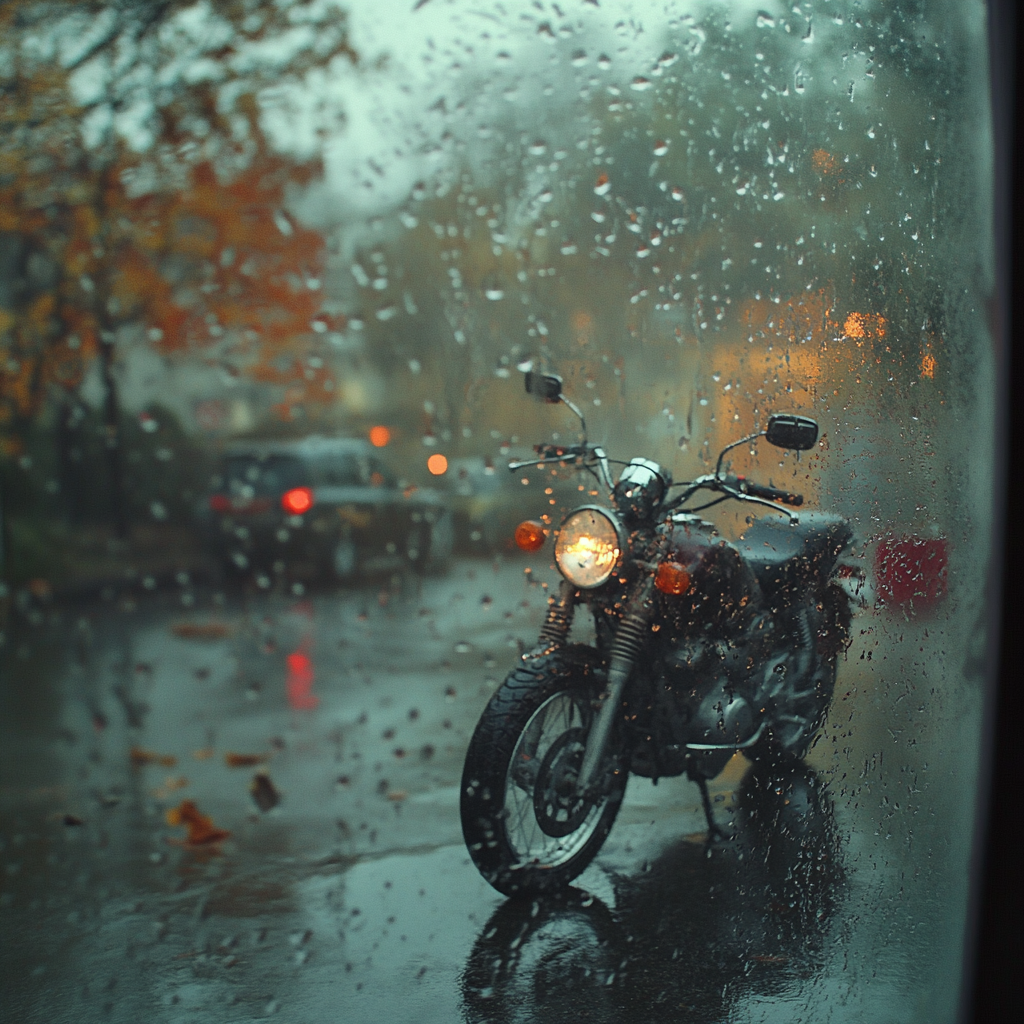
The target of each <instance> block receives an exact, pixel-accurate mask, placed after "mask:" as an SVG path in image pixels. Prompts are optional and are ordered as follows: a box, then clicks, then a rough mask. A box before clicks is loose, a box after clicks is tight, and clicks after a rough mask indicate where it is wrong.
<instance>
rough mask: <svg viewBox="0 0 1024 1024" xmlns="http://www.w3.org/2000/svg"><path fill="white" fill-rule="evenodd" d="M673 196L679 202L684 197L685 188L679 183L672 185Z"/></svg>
mask: <svg viewBox="0 0 1024 1024" xmlns="http://www.w3.org/2000/svg"><path fill="white" fill-rule="evenodd" d="M671 195H672V198H673V199H674V200H675V201H676V202H677V203H678V202H681V201H682V199H683V190H682V189H681V188H680V187H679V186H678V185H673V186H672V192H671Z"/></svg>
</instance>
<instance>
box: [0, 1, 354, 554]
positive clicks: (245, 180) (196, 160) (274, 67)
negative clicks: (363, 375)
mask: <svg viewBox="0 0 1024 1024" xmlns="http://www.w3.org/2000/svg"><path fill="white" fill-rule="evenodd" d="M0 40H2V42H0V69H2V70H0V75H2V78H0V90H2V92H3V95H4V97H5V100H6V102H5V104H4V106H3V113H2V114H0V131H2V133H3V135H2V140H0V141H2V145H0V209H2V210H3V213H2V214H0V429H2V430H3V431H4V434H5V437H6V441H5V444H6V447H7V449H8V451H13V450H16V447H17V444H18V436H19V432H20V430H21V428H23V426H24V425H25V424H26V423H27V422H30V421H31V420H32V419H33V418H34V417H36V416H37V415H38V414H39V412H40V411H41V410H42V409H43V408H44V407H45V405H46V404H47V402H48V401H50V400H51V398H52V397H53V396H54V395H55V394H56V395H60V394H69V393H70V394H73V393H74V392H75V390H76V389H77V387H78V386H79V385H80V384H81V382H82V379H83V376H84V372H85V370H86V368H87V367H88V366H89V365H90V363H91V362H92V361H93V360H96V359H98V360H99V364H100V368H101V375H102V380H103V383H104V391H105V401H104V415H103V419H104V423H105V429H106V433H107V451H108V457H109V481H110V487H111V492H112V493H111V499H112V508H113V515H114V523H115V527H116V529H117V532H118V534H119V535H121V536H124V535H125V534H126V532H127V522H126V520H125V518H124V516H125V513H124V509H125V504H126V503H125V502H124V500H123V488H124V481H123V472H122V469H121V465H120V459H121V456H120V443H119V428H118V406H119V402H118V394H117V377H116V372H115V363H116V353H117V347H116V343H117V342H118V339H121V340H122V341H123V340H125V339H126V338H135V339H139V338H141V339H142V340H143V341H144V343H147V344H151V345H153V346H155V347H156V349H157V350H158V351H160V352H162V353H165V354H172V355H173V354H175V353H178V354H180V353H192V354H198V353H200V352H201V353H202V354H203V356H204V357H205V358H206V359H208V360H211V361H214V362H216V363H218V364H220V365H226V366H230V368H231V369H232V372H236V373H250V374H252V376H253V377H254V378H255V379H257V380H260V381H265V382H271V383H277V384H280V383H291V384H293V385H294V386H293V387H292V391H291V393H292V398H293V400H296V401H317V400H328V399H330V398H331V397H332V390H333V382H332V381H331V379H330V377H329V374H328V371H327V370H326V368H325V367H324V364H323V362H322V360H318V359H316V358H312V359H309V358H305V355H306V343H308V342H309V340H310V339H313V338H315V337H316V336H317V335H318V334H321V333H323V332H324V331H325V330H326V329H327V328H328V327H330V326H331V325H332V316H331V312H330V310H325V309H324V308H323V303H322V301H321V298H320V294H319V279H320V277H321V270H320V266H321V259H322V249H323V241H322V239H321V237H320V236H319V235H318V234H317V233H316V232H314V231H312V230H310V229H308V228H305V227H303V226H301V225H300V224H298V223H297V222H296V220H295V218H294V217H292V216H291V215H290V214H289V213H288V200H289V198H290V197H291V192H292V191H293V190H295V189H301V188H302V187H304V186H306V185H308V184H309V182H310V181H312V180H313V179H314V178H316V177H317V176H318V175H320V174H321V172H322V168H321V165H320V163H319V160H318V159H317V157H316V156H315V155H313V156H303V155H301V154H299V155H296V154H295V153H292V154H285V153H282V152H280V149H279V147H275V145H274V144H273V143H272V141H271V139H270V136H269V135H268V132H267V130H266V128H265V121H266V120H267V110H268V106H269V105H270V104H269V99H268V89H270V88H271V87H273V89H274V90H275V95H276V97H277V99H276V100H275V103H276V104H277V108H278V111H279V112H280V109H282V108H284V107H286V106H287V104H288V103H289V102H292V101H294V102H302V98H303V95H304V94H303V91H302V90H303V86H304V85H305V83H306V82H307V79H308V77H309V75H310V74H311V73H312V72H313V71H314V70H315V69H320V70H329V69H330V68H331V67H332V66H333V62H337V61H342V62H346V63H352V62H354V61H355V53H354V52H353V51H352V49H351V47H350V46H349V44H348V39H347V32H346V22H345V18H344V14H343V12H342V11H341V10H339V9H338V8H337V7H336V6H335V5H333V4H313V3H307V2H304V0H296V2H293V3H285V4H272V5H268V4H263V3H257V2H254V0H234V2H226V3H222V4H218V5H217V7H216V9H211V8H210V7H208V6H207V5H204V4H195V3H185V2H182V0H166V2H162V3H142V2H134V0H121V2H109V3H100V2H93V3H90V2H86V3H69V2H47V0H21V2H11V3H7V4H6V5H4V6H3V7H0ZM86 71H88V73H89V74H88V83H89V84H88V85H87V86H83V85H82V84H81V82H82V75H83V74H84V72H86ZM76 76H77V78H76ZM76 82H77V83H78V87H77V88H75V84H76ZM335 115H336V112H332V111H329V110H328V111H327V112H326V113H324V110H323V109H322V110H320V112H319V115H317V114H316V112H314V114H313V115H310V117H307V118H306V123H309V124H311V125H312V126H313V127H312V129H311V133H310V134H311V138H312V140H313V141H315V139H316V137H317V131H318V130H319V131H320V132H321V133H322V131H324V130H326V125H327V123H328V121H330V120H331V118H332V117H334V116H335ZM317 117H319V122H318V120H317ZM307 141H308V140H307ZM307 148H309V147H308V146H307Z"/></svg>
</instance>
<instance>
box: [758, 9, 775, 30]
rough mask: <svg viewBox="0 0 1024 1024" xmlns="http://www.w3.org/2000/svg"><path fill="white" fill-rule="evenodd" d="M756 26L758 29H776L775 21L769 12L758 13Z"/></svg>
mask: <svg viewBox="0 0 1024 1024" xmlns="http://www.w3.org/2000/svg"><path fill="white" fill-rule="evenodd" d="M755 24H756V25H757V27H758V28H775V19H774V18H773V17H772V16H771V15H770V14H769V13H768V12H767V11H758V12H757V20H756V22H755Z"/></svg>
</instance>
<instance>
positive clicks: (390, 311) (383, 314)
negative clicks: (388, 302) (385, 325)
mask: <svg viewBox="0 0 1024 1024" xmlns="http://www.w3.org/2000/svg"><path fill="white" fill-rule="evenodd" d="M397 315H398V307H397V306H384V307H383V308H382V309H378V310H377V319H378V320H390V319H391V318H392V317H395V316H397Z"/></svg>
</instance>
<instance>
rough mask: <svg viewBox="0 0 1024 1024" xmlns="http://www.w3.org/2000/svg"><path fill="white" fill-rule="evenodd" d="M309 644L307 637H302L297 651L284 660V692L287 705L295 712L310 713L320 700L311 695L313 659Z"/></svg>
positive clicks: (313, 694)
mask: <svg viewBox="0 0 1024 1024" xmlns="http://www.w3.org/2000/svg"><path fill="white" fill-rule="evenodd" d="M309 643H310V638H309V636H308V635H307V636H304V637H303V638H302V643H301V644H300V645H299V648H298V650H295V651H292V653H291V654H289V655H288V657H287V658H286V659H285V664H286V665H287V670H288V674H287V677H286V678H285V684H284V685H285V692H286V693H287V695H288V703H289V704H290V705H291V707H293V708H295V709H296V710H297V711H312V710H313V708H315V707H317V706H318V705H319V703H320V698H319V697H318V696H317V695H316V694H315V693H313V659H312V658H311V657H310V656H309Z"/></svg>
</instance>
